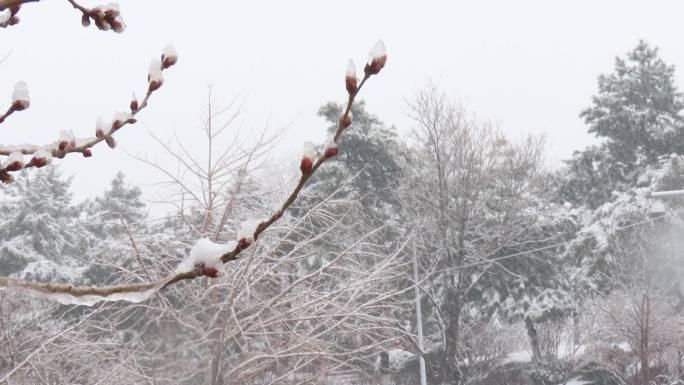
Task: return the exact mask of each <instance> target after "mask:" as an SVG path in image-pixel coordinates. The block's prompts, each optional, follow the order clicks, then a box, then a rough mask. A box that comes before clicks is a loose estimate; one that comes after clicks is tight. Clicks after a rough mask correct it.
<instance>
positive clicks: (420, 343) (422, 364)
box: [413, 235, 427, 385]
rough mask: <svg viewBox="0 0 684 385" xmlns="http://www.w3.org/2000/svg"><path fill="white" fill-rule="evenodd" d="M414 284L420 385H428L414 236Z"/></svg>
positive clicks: (414, 239) (414, 238)
mask: <svg viewBox="0 0 684 385" xmlns="http://www.w3.org/2000/svg"><path fill="white" fill-rule="evenodd" d="M413 282H414V285H416V287H415V289H416V328H417V329H418V349H420V352H419V356H418V362H419V363H420V385H427V376H426V375H425V358H423V351H424V350H423V313H422V312H421V311H420V289H419V288H418V253H416V237H415V235H413Z"/></svg>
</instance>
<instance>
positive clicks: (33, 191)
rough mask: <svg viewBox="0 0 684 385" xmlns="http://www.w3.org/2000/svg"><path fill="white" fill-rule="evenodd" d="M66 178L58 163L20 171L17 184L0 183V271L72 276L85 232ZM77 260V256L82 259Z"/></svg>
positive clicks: (34, 276)
mask: <svg viewBox="0 0 684 385" xmlns="http://www.w3.org/2000/svg"><path fill="white" fill-rule="evenodd" d="M70 186H71V178H63V177H62V174H61V172H60V171H59V169H58V168H57V167H54V166H53V167H47V168H45V169H40V170H37V171H35V172H31V173H28V172H24V173H22V175H21V177H20V178H17V181H16V183H12V184H9V185H3V187H2V192H3V193H4V194H5V195H7V199H4V200H3V201H2V202H1V203H0V211H1V212H2V214H3V221H2V222H1V223H0V239H1V240H2V246H0V247H1V249H0V250H1V251H0V252H1V256H0V258H1V260H2V263H0V265H1V266H2V269H1V270H2V272H1V273H2V274H3V275H7V274H16V275H20V276H24V277H29V278H32V279H39V280H47V279H51V278H56V279H64V278H67V277H71V278H73V277H76V276H78V275H79V273H78V272H76V271H74V270H70V269H71V267H72V266H76V265H78V264H79V263H77V262H76V261H79V260H83V259H85V258H84V257H83V251H84V250H85V249H86V247H87V231H85V229H84V228H83V227H82V226H81V224H80V221H79V211H78V209H77V208H76V207H75V206H74V205H72V203H71V198H72V194H71V192H70V191H69V188H70ZM81 262H82V261H81Z"/></svg>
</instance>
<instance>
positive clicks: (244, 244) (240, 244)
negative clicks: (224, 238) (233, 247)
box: [238, 238, 252, 250]
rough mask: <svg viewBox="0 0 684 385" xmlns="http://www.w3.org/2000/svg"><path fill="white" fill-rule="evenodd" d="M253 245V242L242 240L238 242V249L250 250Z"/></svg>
mask: <svg viewBox="0 0 684 385" xmlns="http://www.w3.org/2000/svg"><path fill="white" fill-rule="evenodd" d="M251 244H252V242H251V241H250V240H249V239H247V238H240V240H239V241H238V247H239V248H240V250H244V249H246V248H248V247H249V246H250V245H251Z"/></svg>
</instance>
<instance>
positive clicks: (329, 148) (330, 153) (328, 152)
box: [325, 137, 338, 158]
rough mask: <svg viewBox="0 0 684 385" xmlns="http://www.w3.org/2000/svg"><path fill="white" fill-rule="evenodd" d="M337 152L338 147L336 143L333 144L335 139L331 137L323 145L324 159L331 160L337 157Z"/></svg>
mask: <svg viewBox="0 0 684 385" xmlns="http://www.w3.org/2000/svg"><path fill="white" fill-rule="evenodd" d="M337 152H338V147H337V143H335V139H334V138H333V137H330V138H328V140H327V142H326V143H325V157H326V158H332V157H334V156H337Z"/></svg>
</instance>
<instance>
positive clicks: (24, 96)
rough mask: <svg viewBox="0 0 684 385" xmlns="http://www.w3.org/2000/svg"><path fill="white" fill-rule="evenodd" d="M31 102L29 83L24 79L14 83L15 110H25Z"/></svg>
mask: <svg viewBox="0 0 684 385" xmlns="http://www.w3.org/2000/svg"><path fill="white" fill-rule="evenodd" d="M30 104H31V99H30V98H29V91H28V85H26V82H23V81H22V82H18V83H17V84H15V85H14V92H12V109H13V110H15V111H21V110H25V109H27V108H28V107H29V105H30Z"/></svg>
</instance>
